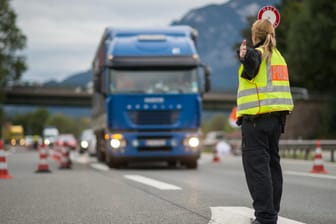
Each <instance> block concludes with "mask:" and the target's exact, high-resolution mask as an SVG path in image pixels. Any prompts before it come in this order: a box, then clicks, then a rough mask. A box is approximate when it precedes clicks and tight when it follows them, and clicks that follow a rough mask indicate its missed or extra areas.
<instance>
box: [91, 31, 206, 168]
mask: <svg viewBox="0 0 336 224" xmlns="http://www.w3.org/2000/svg"><path fill="white" fill-rule="evenodd" d="M196 37H197V32H196V31H195V30H194V29H192V28H191V27H188V26H171V27H165V28H160V29H157V28H152V29H112V28H107V29H106V30H105V33H104V35H103V38H102V41H101V43H100V45H99V47H98V50H97V53H96V57H95V59H94V61H93V81H94V94H93V101H92V103H93V117H92V120H93V129H94V132H95V135H96V138H97V144H96V147H97V148H96V151H97V156H98V159H99V160H100V161H105V162H106V163H107V164H108V165H109V166H111V167H119V166H120V165H123V164H126V163H127V162H130V161H134V160H143V161H146V160H149V161H167V162H168V163H169V164H176V163H177V162H181V163H182V164H185V165H186V166H187V167H189V168H197V160H198V158H199V157H200V151H201V144H200V139H201V131H200V126H201V117H202V116H201V114H202V94H203V93H204V92H206V91H208V90H209V88H210V81H209V76H210V72H209V69H208V68H207V67H206V66H205V65H203V64H202V63H201V61H200V59H199V55H198V54H197V51H196Z"/></svg>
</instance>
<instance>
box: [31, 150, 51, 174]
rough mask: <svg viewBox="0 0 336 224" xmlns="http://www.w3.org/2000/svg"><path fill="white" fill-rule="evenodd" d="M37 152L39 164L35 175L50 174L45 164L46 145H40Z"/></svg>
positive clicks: (46, 157) (46, 156) (46, 155)
mask: <svg viewBox="0 0 336 224" xmlns="http://www.w3.org/2000/svg"><path fill="white" fill-rule="evenodd" d="M38 151H39V156H40V161H39V164H38V166H37V170H36V171H35V173H50V172H51V171H50V170H49V165H48V163H47V159H48V151H47V147H46V145H45V144H42V145H41V147H40V148H39V150H38Z"/></svg>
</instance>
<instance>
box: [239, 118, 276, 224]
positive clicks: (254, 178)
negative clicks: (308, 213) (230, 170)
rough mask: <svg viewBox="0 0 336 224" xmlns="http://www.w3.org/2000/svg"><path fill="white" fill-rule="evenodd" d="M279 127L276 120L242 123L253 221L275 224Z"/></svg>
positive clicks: (243, 147)
mask: <svg viewBox="0 0 336 224" xmlns="http://www.w3.org/2000/svg"><path fill="white" fill-rule="evenodd" d="M281 132H282V123H281V120H280V119H279V117H276V116H265V117H263V116H260V117H258V118H256V119H253V118H246V119H245V118H243V120H242V160H243V166H244V171H245V177H246V181H247V185H248V189H249V191H250V194H251V196H252V200H253V208H254V210H255V216H256V218H257V220H258V221H259V222H260V223H262V224H276V222H277V218H278V212H279V210H280V201H281V195H282V184H283V180H282V171H281V166H280V156H279V138H280V135H281Z"/></svg>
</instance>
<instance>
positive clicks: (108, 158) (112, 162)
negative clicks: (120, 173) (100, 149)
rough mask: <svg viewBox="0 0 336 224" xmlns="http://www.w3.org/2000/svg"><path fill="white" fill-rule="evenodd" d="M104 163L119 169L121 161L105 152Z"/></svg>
mask: <svg viewBox="0 0 336 224" xmlns="http://www.w3.org/2000/svg"><path fill="white" fill-rule="evenodd" d="M105 163H106V165H108V166H109V167H110V168H117V169H119V168H120V166H121V163H120V162H119V161H118V160H117V159H113V158H112V157H111V155H110V153H108V152H107V153H106V155H105Z"/></svg>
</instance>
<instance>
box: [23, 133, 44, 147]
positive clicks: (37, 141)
mask: <svg viewBox="0 0 336 224" xmlns="http://www.w3.org/2000/svg"><path fill="white" fill-rule="evenodd" d="M41 143H42V138H41V136H39V135H26V136H25V146H26V147H27V148H29V149H37V148H38V146H39V145H41Z"/></svg>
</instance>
